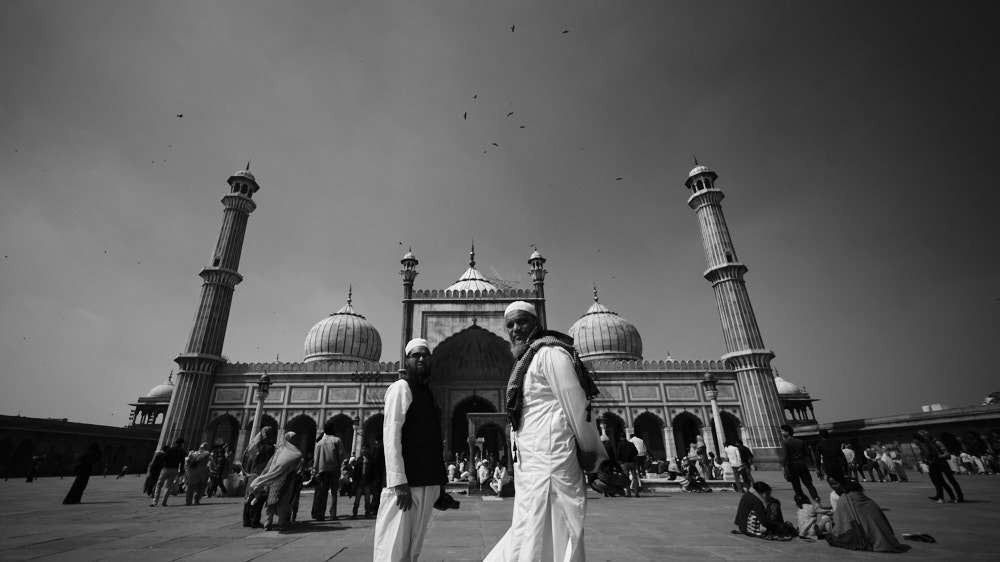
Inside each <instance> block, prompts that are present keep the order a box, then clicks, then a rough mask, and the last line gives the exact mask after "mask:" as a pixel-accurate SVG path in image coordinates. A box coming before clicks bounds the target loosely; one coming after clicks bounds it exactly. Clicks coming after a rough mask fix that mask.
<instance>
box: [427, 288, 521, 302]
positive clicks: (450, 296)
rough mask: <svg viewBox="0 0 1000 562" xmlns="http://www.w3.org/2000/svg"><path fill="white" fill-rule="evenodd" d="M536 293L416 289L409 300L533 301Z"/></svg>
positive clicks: (499, 290) (515, 290)
mask: <svg viewBox="0 0 1000 562" xmlns="http://www.w3.org/2000/svg"><path fill="white" fill-rule="evenodd" d="M538 298H539V297H538V292H537V291H535V290H534V289H498V290H496V291H464V290H463V291H450V290H447V289H418V290H416V291H414V292H413V298H412V299H410V300H454V299H472V300H476V299H482V300H497V299H503V300H507V299H521V300H523V299H535V300H537V299H538Z"/></svg>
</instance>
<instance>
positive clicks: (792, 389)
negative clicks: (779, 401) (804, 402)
mask: <svg viewBox="0 0 1000 562" xmlns="http://www.w3.org/2000/svg"><path fill="white" fill-rule="evenodd" d="M774 386H775V387H777V389H778V394H780V395H782V396H784V395H788V394H803V393H804V391H803V390H802V389H801V388H799V387H798V385H796V384H794V383H791V382H789V381H786V380H785V379H783V378H781V375H775V376H774Z"/></svg>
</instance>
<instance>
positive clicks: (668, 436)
mask: <svg viewBox="0 0 1000 562" xmlns="http://www.w3.org/2000/svg"><path fill="white" fill-rule="evenodd" d="M663 443H664V444H665V446H666V448H667V459H668V460H669V459H671V458H673V457H675V456H680V455H678V454H677V444H676V443H674V428H673V427H672V426H669V425H665V426H663Z"/></svg>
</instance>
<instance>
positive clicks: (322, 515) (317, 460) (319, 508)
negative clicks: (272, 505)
mask: <svg viewBox="0 0 1000 562" xmlns="http://www.w3.org/2000/svg"><path fill="white" fill-rule="evenodd" d="M334 432H335V428H334V426H333V420H332V419H331V420H327V421H326V423H325V424H323V437H321V438H320V440H319V441H317V442H316V446H315V447H314V448H313V469H314V470H315V471H316V479H317V480H318V481H319V485H318V486H317V487H316V494H315V495H314V496H313V504H312V518H313V519H315V520H316V521H323V520H325V519H326V498H327V496H333V500H332V503H331V504H330V519H336V518H337V496H338V495H339V493H340V465H341V464H342V463H343V462H344V444H343V443H342V442H341V441H340V438H339V437H337V436H336V435H334Z"/></svg>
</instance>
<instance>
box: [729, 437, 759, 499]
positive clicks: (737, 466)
mask: <svg viewBox="0 0 1000 562" xmlns="http://www.w3.org/2000/svg"><path fill="white" fill-rule="evenodd" d="M725 452H726V456H727V457H729V464H730V465H731V466H732V467H733V489H734V490H736V491H737V492H744V493H746V492H749V491H750V489H751V488H750V486H752V485H753V484H752V483H751V480H750V468H749V467H748V466H747V465H745V464H743V456H742V455H740V450H739V448H738V447H737V446H736V445H733V442H732V441H726V448H725Z"/></svg>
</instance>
